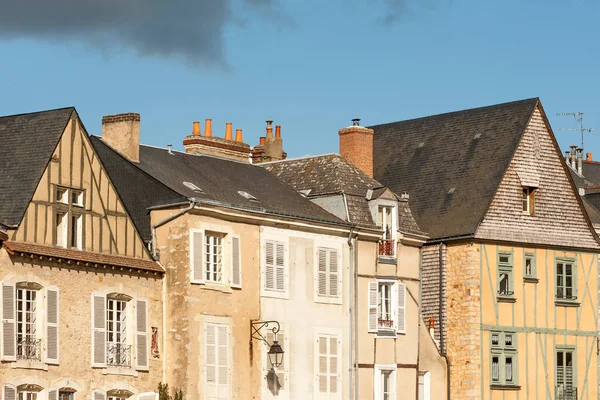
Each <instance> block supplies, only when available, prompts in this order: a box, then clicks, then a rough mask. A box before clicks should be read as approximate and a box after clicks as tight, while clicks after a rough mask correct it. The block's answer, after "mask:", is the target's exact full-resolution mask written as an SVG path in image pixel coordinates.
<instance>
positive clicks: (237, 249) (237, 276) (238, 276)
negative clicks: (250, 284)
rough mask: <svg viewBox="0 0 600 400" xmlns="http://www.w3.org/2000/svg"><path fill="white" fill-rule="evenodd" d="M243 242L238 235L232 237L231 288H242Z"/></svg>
mask: <svg viewBox="0 0 600 400" xmlns="http://www.w3.org/2000/svg"><path fill="white" fill-rule="evenodd" d="M241 252H242V250H241V241H240V237H239V236H237V235H232V236H231V278H230V279H231V286H232V287H236V288H241V287H242V258H241V255H242V254H241Z"/></svg>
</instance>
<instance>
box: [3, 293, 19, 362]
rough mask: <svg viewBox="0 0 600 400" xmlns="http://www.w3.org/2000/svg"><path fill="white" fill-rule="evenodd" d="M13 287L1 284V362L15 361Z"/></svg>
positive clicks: (14, 296)
mask: <svg viewBox="0 0 600 400" xmlns="http://www.w3.org/2000/svg"><path fill="white" fill-rule="evenodd" d="M15 299H16V294H15V285H14V283H7V282H4V283H3V284H2V360H4V361H16V360H17V337H16V332H15Z"/></svg>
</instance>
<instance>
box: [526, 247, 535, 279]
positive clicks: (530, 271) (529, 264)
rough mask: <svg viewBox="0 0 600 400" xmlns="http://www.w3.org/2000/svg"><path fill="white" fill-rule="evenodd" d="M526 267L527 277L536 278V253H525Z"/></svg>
mask: <svg viewBox="0 0 600 400" xmlns="http://www.w3.org/2000/svg"><path fill="white" fill-rule="evenodd" d="M524 268H525V271H524V272H525V278H535V276H536V271H535V253H525V260H524Z"/></svg>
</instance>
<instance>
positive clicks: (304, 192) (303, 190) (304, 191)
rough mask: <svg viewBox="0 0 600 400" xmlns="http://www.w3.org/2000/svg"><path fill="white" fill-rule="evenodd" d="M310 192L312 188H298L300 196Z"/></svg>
mask: <svg viewBox="0 0 600 400" xmlns="http://www.w3.org/2000/svg"><path fill="white" fill-rule="evenodd" d="M310 192H312V189H302V190H298V193H300V194H301V195H302V196H304V197H306V196H308V195H309V194H310Z"/></svg>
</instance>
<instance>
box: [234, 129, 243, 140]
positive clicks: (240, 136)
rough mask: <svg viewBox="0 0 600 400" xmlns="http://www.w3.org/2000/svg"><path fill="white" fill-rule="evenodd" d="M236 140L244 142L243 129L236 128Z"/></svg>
mask: <svg viewBox="0 0 600 400" xmlns="http://www.w3.org/2000/svg"><path fill="white" fill-rule="evenodd" d="M235 141H236V142H238V143H242V142H243V140H242V130H241V129H236V130H235Z"/></svg>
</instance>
